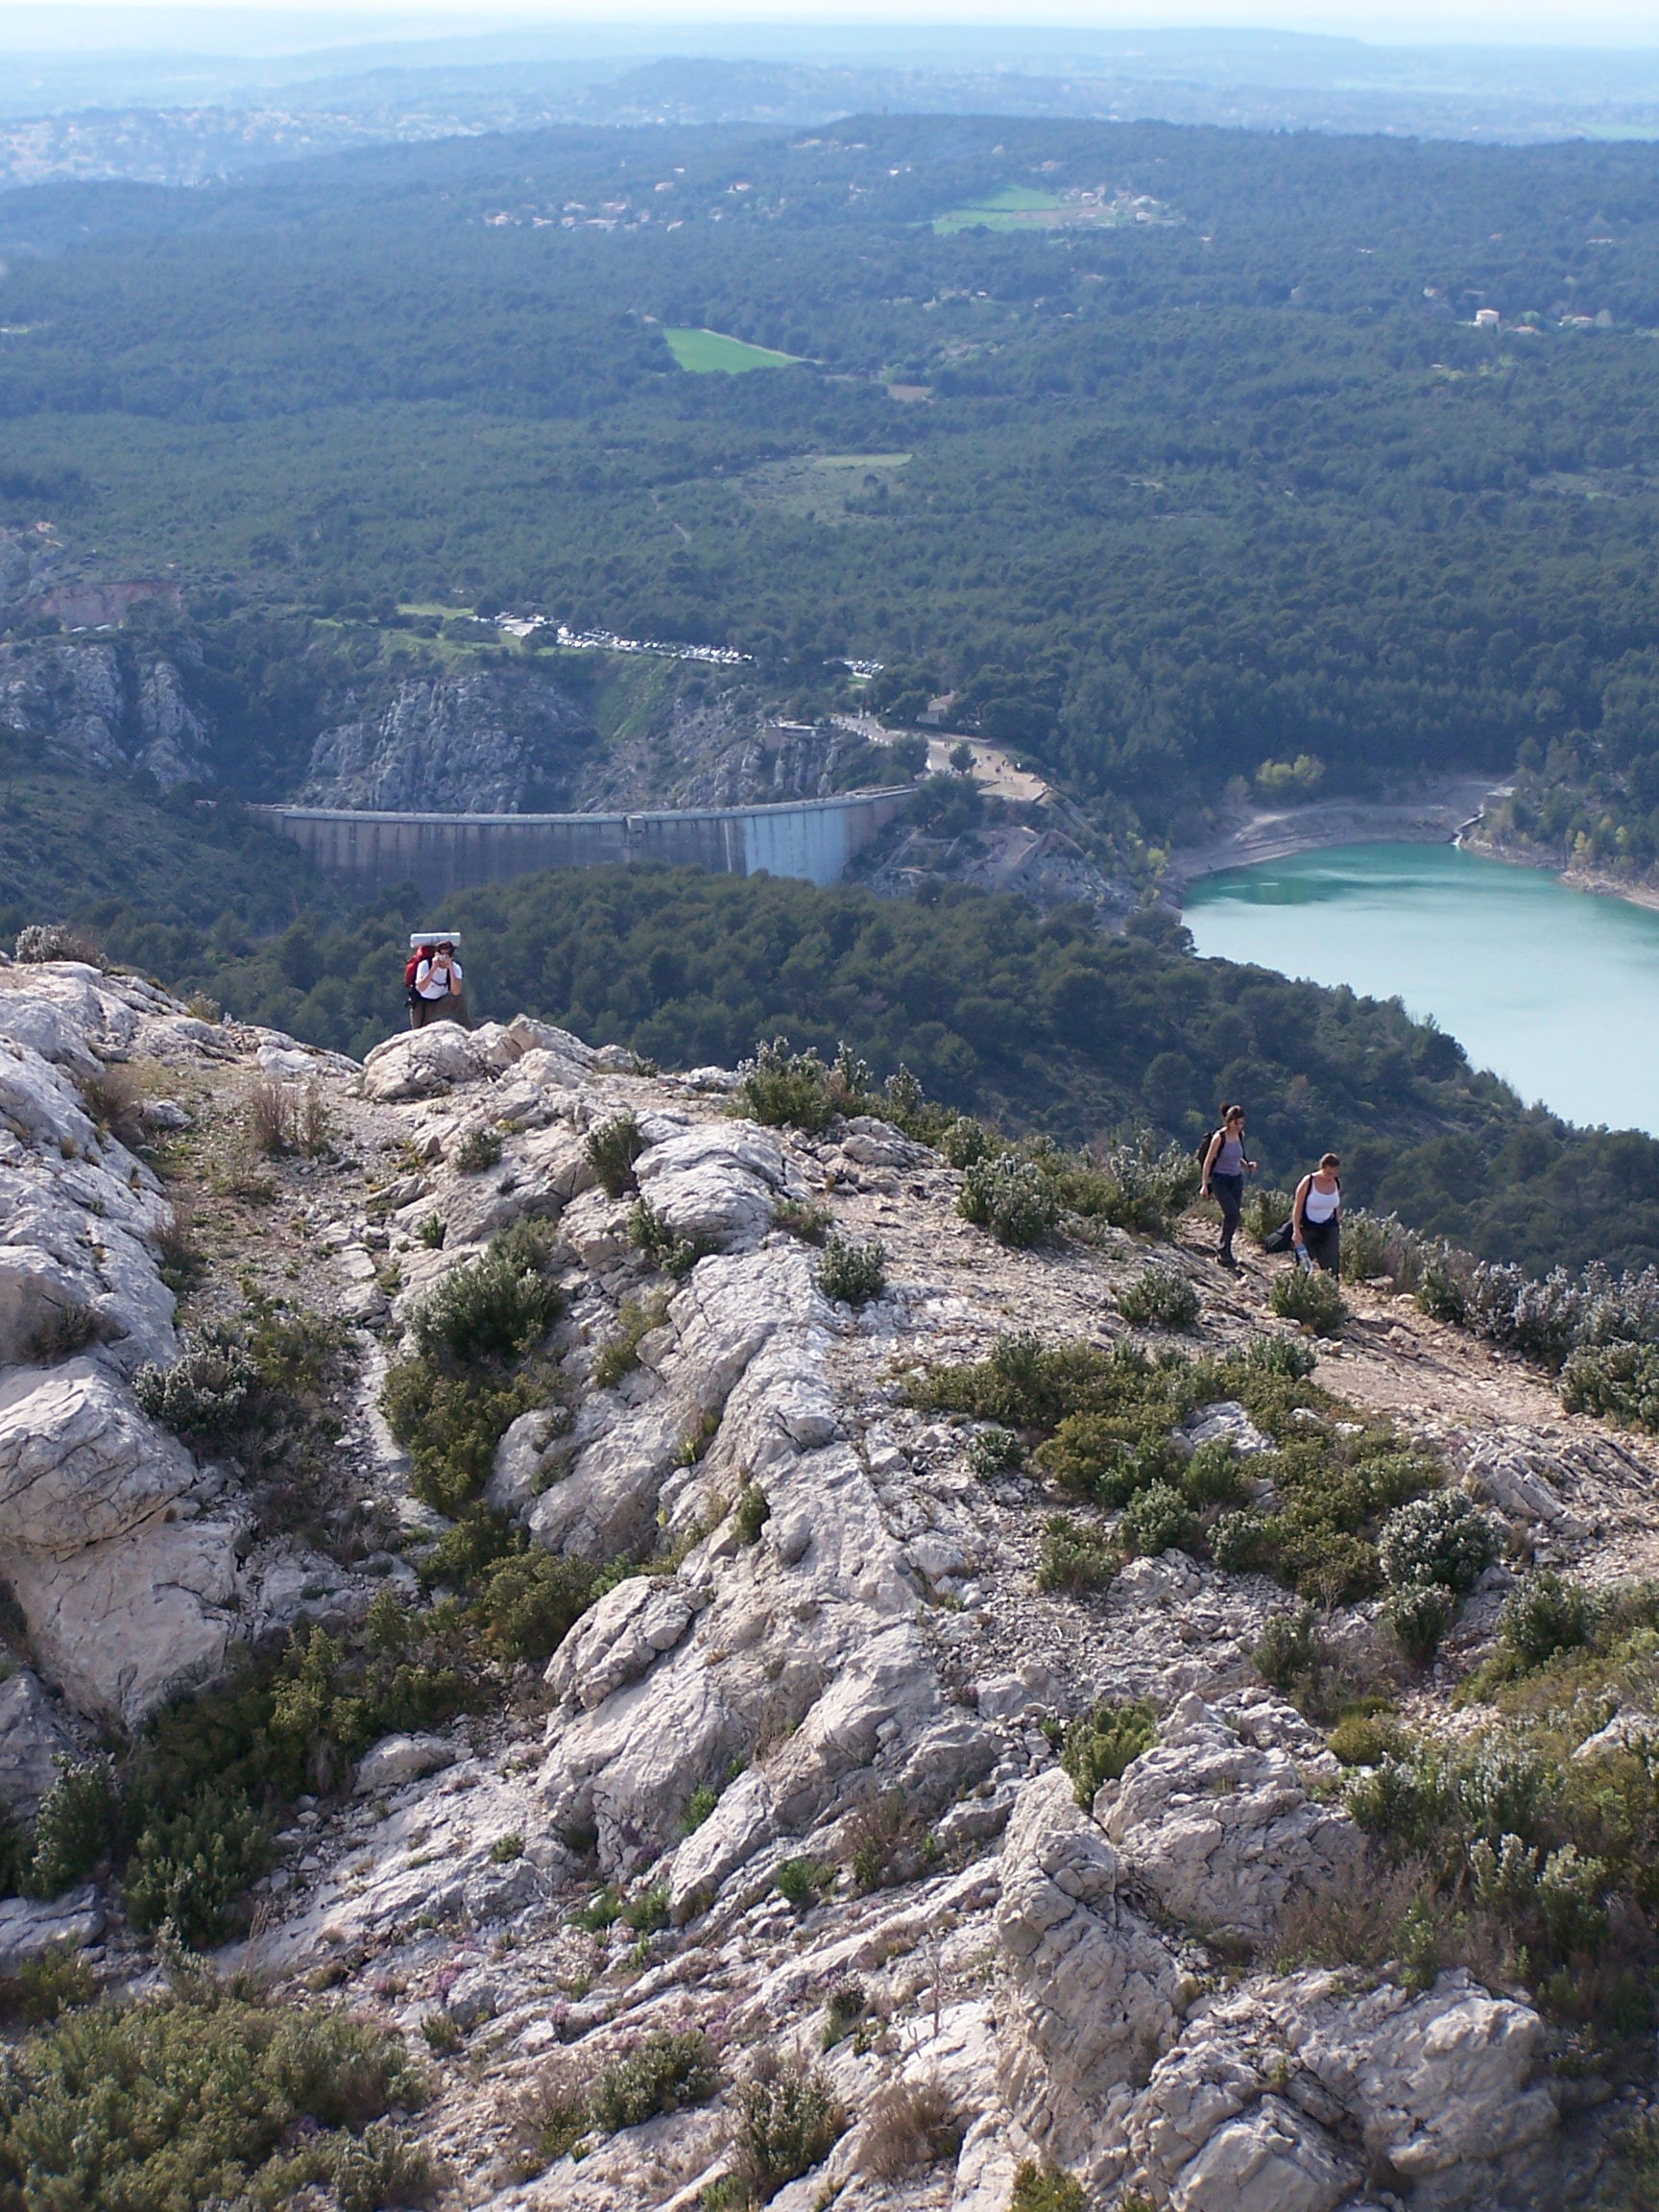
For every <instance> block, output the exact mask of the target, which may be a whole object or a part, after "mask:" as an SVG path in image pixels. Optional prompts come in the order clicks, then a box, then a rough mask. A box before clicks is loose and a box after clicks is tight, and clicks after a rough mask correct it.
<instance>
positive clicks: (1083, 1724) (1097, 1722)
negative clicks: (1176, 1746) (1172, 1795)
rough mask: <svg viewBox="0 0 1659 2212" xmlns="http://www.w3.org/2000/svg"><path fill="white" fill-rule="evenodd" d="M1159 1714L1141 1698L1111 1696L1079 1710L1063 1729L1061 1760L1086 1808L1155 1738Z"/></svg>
mask: <svg viewBox="0 0 1659 2212" xmlns="http://www.w3.org/2000/svg"><path fill="white" fill-rule="evenodd" d="M1157 1734H1158V1715H1157V1713H1156V1711H1155V1710H1154V1708H1153V1707H1152V1706H1151V1705H1149V1704H1147V1703H1146V1701H1145V1699H1144V1698H1140V1699H1137V1700H1135V1701H1134V1702H1133V1703H1129V1704H1118V1703H1117V1702H1116V1701H1114V1700H1113V1699H1111V1698H1108V1699H1106V1700H1105V1702H1104V1703H1102V1704H1099V1705H1096V1706H1094V1709H1093V1710H1092V1711H1091V1712H1088V1713H1084V1714H1081V1715H1080V1716H1079V1717H1078V1718H1077V1719H1075V1720H1073V1721H1072V1722H1071V1723H1070V1726H1069V1727H1068V1729H1067V1730H1066V1733H1065V1736H1064V1737H1063V1738H1062V1740H1061V1744H1060V1764H1061V1766H1062V1767H1064V1768H1065V1770H1066V1772H1067V1773H1068V1774H1069V1775H1070V1777H1071V1789H1072V1792H1073V1794H1074V1795H1075V1797H1076V1799H1077V1802H1078V1804H1079V1805H1081V1806H1082V1807H1083V1809H1084V1811H1085V1812H1087V1811H1088V1809H1089V1807H1090V1806H1091V1805H1093V1804H1094V1798H1095V1794H1096V1792H1097V1791H1099V1790H1101V1789H1102V1788H1103V1787H1104V1786H1105V1784H1106V1783H1108V1782H1116V1781H1117V1780H1118V1776H1119V1775H1120V1774H1121V1773H1122V1772H1123V1770H1124V1768H1125V1767H1127V1766H1128V1765H1129V1764H1130V1762H1131V1761H1132V1760H1136V1759H1139V1758H1140V1756H1141V1754H1142V1751H1144V1750H1145V1749H1146V1748H1147V1747H1148V1745H1150V1744H1151V1743H1153V1742H1154V1741H1155V1740H1156V1738H1157Z"/></svg>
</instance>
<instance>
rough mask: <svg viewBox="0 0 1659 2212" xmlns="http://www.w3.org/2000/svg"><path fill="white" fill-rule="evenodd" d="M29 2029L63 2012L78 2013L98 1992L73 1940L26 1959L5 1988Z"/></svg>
mask: <svg viewBox="0 0 1659 2212" xmlns="http://www.w3.org/2000/svg"><path fill="white" fill-rule="evenodd" d="M5 1994H6V1996H7V1997H11V1996H12V1995H13V1994H14V1995H15V1998H16V2006H17V2010H18V2011H19V2012H20V2013H21V2014H22V2015H23V2018H24V2019H25V2020H26V2021H27V2022H28V2023H29V2025H30V2026H31V2027H32V2028H44V2027H47V2026H49V2025H50V2024H51V2022H53V2021H54V2020H60V2019H61V2018H62V2016H63V2014H64V2013H65V2012H78V2011H80V2010H81V2009H82V2008H83V2007H84V2006H87V2005H90V2004H92V2003H93V2002H94V2000H95V1999H96V1997H97V1995H98V1984H97V1982H96V1981H95V1980H94V1978H93V1974H92V1969H91V1967H90V1966H88V1965H87V1963H86V1960H84V1957H83V1956H82V1954H81V1953H80V1951H79V1950H78V1949H77V1948H76V1947H75V1945H74V1944H73V1943H72V1942H65V1943H53V1944H49V1945H48V1946H47V1948H46V1949H45V1950H44V1951H42V1952H40V1953H39V1954H38V1955H37V1956H36V1958H33V1959H25V1960H24V1961H23V1963H22V1964H21V1965H20V1966H19V1967H18V1969H17V1974H16V1979H15V1981H14V1982H12V1984H11V1985H10V1987H8V1988H7V1989H6V1992H5Z"/></svg>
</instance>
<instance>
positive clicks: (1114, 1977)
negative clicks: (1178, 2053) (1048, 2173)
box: [997, 1768, 1186, 2181]
mask: <svg viewBox="0 0 1659 2212" xmlns="http://www.w3.org/2000/svg"><path fill="white" fill-rule="evenodd" d="M997 1941H998V1949H999V1951H1000V1953H1001V1956H1002V1960H1003V1962H1004V1965H1005V1967H1006V1969H1007V1975H1008V1987H1009V1998H1010V2004H1009V2017H1008V2019H1007V2022H1006V2026H1005V2030H1004V2034H1003V2042H1002V2051H1001V2057H1000V2062H999V2075H998V2078H999V2083H1000V2089H1001V2094H1002V2098H1003V2101H1004V2103H1005V2104H1006V2105H1007V2106H1008V2109H1009V2110H1010V2112H1011V2113H1012V2114H1013V2115H1014V2116H1015V2118H1016V2119H1017V2120H1018V2121H1019V2122H1020V2124H1021V2126H1022V2128H1024V2129H1025V2130H1026V2132H1027V2133H1028V2134H1029V2135H1030V2136H1031V2137H1032V2139H1033V2140H1034V2141H1035V2142H1037V2143H1038V2144H1040V2145H1041V2146H1042V2147H1043V2148H1044V2150H1045V2152H1046V2154H1047V2155H1048V2156H1050V2157H1052V2158H1053V2159H1054V2160H1055V2161H1056V2162H1057V2163H1059V2164H1061V2165H1065V2166H1070V2167H1079V2166H1084V2165H1087V2166H1088V2167H1089V2168H1090V2169H1091V2170H1092V2171H1094V2172H1096V2173H1098V2174H1099V2176H1100V2178H1101V2179H1102V2180H1105V2181H1109V2180H1111V2179H1114V2178H1116V2175H1117V2173H1118V2171H1120V2170H1121V2165H1122V2150H1121V2127H1122V2121H1123V2119H1124V2117H1125V2116H1126V2115H1127V2112H1128V2109H1129V2105H1130V2104H1131V2101H1132V2099H1133V2095H1134V2092H1135V2091H1136V2090H1137V2089H1138V2088H1139V2087H1140V2086H1141V2085H1142V2083H1143V2082H1144V2081H1145V2080H1146V2078H1147V2076H1148V2075H1149V2074H1150V2073H1151V2070H1152V2067H1153V2065H1154V2063H1155V2062H1156V2060H1157V2058H1158V2056H1159V2055H1160V2053H1161V2052H1162V2051H1163V2050H1164V2049H1165V2047H1166V2045H1167V2044H1168V2043H1170V2042H1171V2041H1172V2040H1173V2039H1174V2036H1175V2034H1176V2032H1177V2031H1178V2028H1179V2025H1180V2016H1181V2011H1182V2008H1183V2000H1184V1997H1185V1993H1186V1992H1185V1986H1184V1983H1183V1979H1182V1976H1181V1974H1180V1971H1179V1968H1178V1966H1177V1963H1176V1960H1175V1959H1174V1957H1173V1955H1172V1954H1171V1953H1170V1951H1169V1950H1168V1949H1167V1948H1166V1945H1165V1943H1164V1942H1163V1940H1162V1939H1161V1937H1160V1936H1158V1935H1157V1934H1156V1932H1155V1931H1154V1930H1153V1929H1152V1928H1151V1927H1149V1926H1148V1925H1147V1923H1146V1922H1145V1921H1144V1920H1142V1918H1141V1916H1140V1914H1139V1913H1137V1912H1136V1911H1135V1910H1134V1909H1133V1907H1132V1906H1130V1905H1129V1904H1128V1903H1127V1901H1126V1900H1125V1899H1124V1897H1123V1896H1122V1895H1121V1893H1120V1887H1119V1864H1118V1854H1117V1852H1116V1851H1115V1850H1114V1849H1113V1847H1112V1845H1111V1844H1110V1843H1109V1842H1108V1841H1107V1840H1106V1839H1105V1837H1103V1836H1102V1835H1101V1833H1100V1831H1099V1830H1098V1828H1096V1827H1095V1825H1094V1822H1093V1821H1092V1820H1091V1819H1090V1818H1089V1817H1088V1815H1086V1814H1085V1813H1083V1812H1082V1811H1081V1810H1080V1809H1079V1808H1078V1806H1077V1804H1076V1801H1075V1799H1074V1797H1073V1795H1072V1790H1071V1783H1070V1777H1069V1776H1068V1775H1066V1774H1065V1773H1063V1772H1062V1771H1061V1770H1060V1769H1059V1768H1051V1769H1049V1771H1048V1772H1046V1773H1044V1774H1040V1775H1037V1776H1035V1777H1034V1778H1033V1779H1032V1780H1031V1781H1029V1782H1027V1783H1026V1784H1025V1786H1024V1788H1023V1789H1022V1791H1021V1792H1020V1795H1019V1799H1018V1801H1017V1803H1016V1806H1015V1810H1014V1817H1013V1820H1012V1821H1011V1823H1010V1824H1009V1828H1008V1832H1007V1835H1006V1837H1005V1838H1004V1839H1003V1845H1002V1884H1001V1897H1000V1900H999V1902H998V1908H997Z"/></svg>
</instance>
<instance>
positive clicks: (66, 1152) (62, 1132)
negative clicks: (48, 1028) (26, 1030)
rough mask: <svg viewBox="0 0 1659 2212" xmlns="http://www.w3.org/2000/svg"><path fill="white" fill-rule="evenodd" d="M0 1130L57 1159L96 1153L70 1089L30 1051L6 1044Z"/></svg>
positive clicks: (0, 1061) (0, 1056) (1, 1051)
mask: <svg viewBox="0 0 1659 2212" xmlns="http://www.w3.org/2000/svg"><path fill="white" fill-rule="evenodd" d="M0 1126H6V1127H10V1128H11V1130H12V1133H13V1135H14V1136H16V1137H17V1138H18V1139H19V1140H20V1142H22V1143H24V1144H25V1145H28V1146H30V1147H32V1148H33V1149H35V1150H37V1151H45V1152H55V1153H57V1154H58V1155H59V1157H60V1158H61V1159H72V1158H74V1157H75V1156H76V1155H77V1154H85V1155H90V1156H92V1157H94V1158H95V1157H96V1156H97V1154H98V1149H99V1146H98V1132H97V1130H96V1129H94V1128H93V1126H92V1123H91V1120H90V1119H89V1118H88V1117H87V1114H86V1111H85V1109H84V1106H83V1105H82V1103H81V1099H80V1094H79V1093H78V1092H77V1091H76V1089H75V1086H74V1084H73V1083H71V1082H70V1080H69V1078H68V1077H67V1076H66V1075H65V1074H64V1073H63V1072H62V1070H60V1069H58V1068H54V1067H53V1065H52V1064H51V1062H50V1061H49V1060H44V1059H42V1058H41V1056H40V1054H39V1053H38V1052H36V1050H34V1048H33V1047H32V1046H28V1045H19V1044H16V1043H14V1042H12V1041H11V1040H0Z"/></svg>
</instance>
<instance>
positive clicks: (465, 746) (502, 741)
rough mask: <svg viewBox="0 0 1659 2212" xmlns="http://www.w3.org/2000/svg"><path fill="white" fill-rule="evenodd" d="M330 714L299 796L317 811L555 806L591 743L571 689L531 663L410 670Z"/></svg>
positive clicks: (567, 792) (518, 810)
mask: <svg viewBox="0 0 1659 2212" xmlns="http://www.w3.org/2000/svg"><path fill="white" fill-rule="evenodd" d="M326 711H327V713H328V715H329V727H328V728H326V729H325V730H324V731H323V732H322V733H321V734H320V735H319V737H318V738H317V740H316V742H315V744H314V745H313V746H312V748H311V759H310V765H309V769H308V771H307V774H306V780H305V782H304V784H303V785H302V787H301V790H300V792H299V793H298V794H297V796H298V798H299V799H300V800H301V803H302V804H305V805H317V806H361V807H367V808H371V809H381V810H387V811H393V812H397V811H399V810H412V811H415V812H421V813H440V814H524V813H558V812H560V811H562V810H563V809H565V807H567V806H568V805H570V800H571V792H572V789H573V779H574V776H575V773H576V771H577V769H578V767H579V765H580V762H581V760H582V757H583V756H584V754H585V753H586V752H587V751H588V749H589V747H590V746H591V745H592V744H593V742H594V733H593V729H592V725H591V724H590V723H589V721H588V719H587V717H586V716H585V715H584V714H583V712H582V711H581V709H579V708H577V707H576V706H575V704H574V703H573V702H572V700H571V699H570V697H569V695H568V694H567V693H566V692H565V691H563V690H562V689H561V688H560V686H559V685H557V684H555V683H554V682H552V680H551V679H550V678H548V677H546V676H543V675H541V674H540V673H538V672H536V671H534V670H517V669H514V670H511V671H501V670H494V669H489V670H473V671H463V672H460V673H457V674H454V675H445V676H421V677H409V678H405V679H403V680H401V681H399V682H397V683H396V684H394V685H392V687H391V690H390V693H389V695H388V694H386V693H384V691H382V692H380V693H376V694H375V695H373V696H360V695H348V696H347V697H345V698H343V699H340V700H336V701H334V702H332V703H331V704H330V706H329V708H328V709H326ZM336 717H337V718H336Z"/></svg>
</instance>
